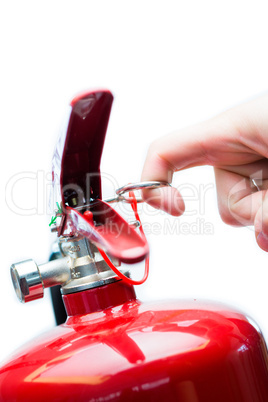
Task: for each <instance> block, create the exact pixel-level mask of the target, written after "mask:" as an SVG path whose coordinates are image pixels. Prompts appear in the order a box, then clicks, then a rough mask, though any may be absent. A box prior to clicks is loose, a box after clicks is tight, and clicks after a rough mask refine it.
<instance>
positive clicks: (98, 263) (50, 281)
mask: <svg viewBox="0 0 268 402" xmlns="http://www.w3.org/2000/svg"><path fill="white" fill-rule="evenodd" d="M56 254H57V255H58V256H59V258H56V259H53V260H52V261H49V262H47V263H45V264H41V265H37V264H36V263H35V262H34V261H33V260H26V261H22V262H18V263H15V264H12V265H11V268H10V269H11V277H12V282H13V286H14V288H15V292H16V294H17V296H18V298H19V300H20V301H21V302H22V303H26V302H29V301H32V300H36V299H40V298H42V297H43V296H44V288H50V287H52V286H56V285H61V292H62V294H68V293H74V292H79V291H81V290H85V289H90V288H94V287H97V286H102V285H105V284H108V283H111V282H114V281H116V280H118V279H119V278H118V277H117V276H116V274H115V273H114V272H113V270H111V269H110V267H109V266H108V265H107V264H106V262H105V261H104V260H103V258H102V256H101V255H100V253H99V251H98V249H97V247H96V246H94V245H93V244H92V243H90V242H89V241H88V240H87V239H86V238H84V237H76V238H60V239H59V243H58V253H55V255H56ZM113 264H115V265H117V266H119V265H120V264H119V262H118V261H117V260H115V259H113Z"/></svg>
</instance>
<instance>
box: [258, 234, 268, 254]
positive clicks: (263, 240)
mask: <svg viewBox="0 0 268 402" xmlns="http://www.w3.org/2000/svg"><path fill="white" fill-rule="evenodd" d="M257 242H258V245H259V246H260V248H262V249H263V250H265V251H268V236H267V235H266V234H264V233H263V232H260V233H259V234H258V237H257Z"/></svg>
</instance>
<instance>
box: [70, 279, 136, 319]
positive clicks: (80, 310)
mask: <svg viewBox="0 0 268 402" xmlns="http://www.w3.org/2000/svg"><path fill="white" fill-rule="evenodd" d="M135 299H136V294H135V290H134V288H133V286H130V285H127V284H125V283H124V282H122V281H117V282H114V283H111V284H109V285H104V286H100V287H98V288H94V289H88V290H85V291H83V292H77V293H71V294H69V295H64V296H63V301H64V305H65V309H66V312H67V315H68V316H69V317H71V316H74V315H82V314H89V313H94V312H96V311H102V310H105V309H107V308H110V307H115V306H119V305H120V304H123V303H125V302H127V301H130V300H135Z"/></svg>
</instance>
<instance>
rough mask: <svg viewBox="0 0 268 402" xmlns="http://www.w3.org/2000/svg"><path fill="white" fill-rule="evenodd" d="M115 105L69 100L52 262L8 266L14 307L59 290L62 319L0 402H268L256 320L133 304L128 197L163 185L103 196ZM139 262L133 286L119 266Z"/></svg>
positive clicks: (56, 186) (19, 357) (136, 258)
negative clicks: (119, 208) (121, 208)
mask: <svg viewBox="0 0 268 402" xmlns="http://www.w3.org/2000/svg"><path fill="white" fill-rule="evenodd" d="M112 102H113V96H112V94H111V93H110V92H109V91H106V90H99V91H93V92H87V93H84V94H82V95H79V96H77V97H76V98H75V99H74V100H73V101H72V102H71V104H70V109H69V118H68V124H67V128H66V131H65V132H62V133H61V136H60V138H59V140H58V143H57V146H56V150H55V153H54V158H53V170H52V176H53V197H52V202H53V203H55V205H57V210H56V213H55V216H54V217H53V219H52V221H51V227H52V230H53V231H55V232H56V233H57V244H56V246H54V253H53V258H51V261H49V262H48V263H45V264H42V265H37V264H36V263H35V262H34V261H33V260H27V261H23V262H19V263H16V264H13V265H12V266H11V275H12V280H13V284H14V287H15V291H16V293H17V296H18V298H19V299H20V300H21V301H22V302H29V301H32V300H35V299H38V298H41V297H42V296H43V293H44V288H52V287H55V286H56V287H59V286H60V287H61V294H62V299H63V303H64V306H65V310H66V313H67V319H66V321H65V322H64V323H63V324H61V325H58V326H57V327H55V328H54V329H52V330H51V331H50V332H48V333H46V334H44V335H42V336H40V337H39V338H37V339H35V340H33V341H32V342H30V343H29V344H28V345H26V346H24V347H22V348H21V349H20V350H19V351H17V352H16V353H14V355H12V356H11V357H10V359H9V360H8V361H6V362H5V364H4V365H3V366H2V367H1V368H0V400H1V401H8V402H9V401H10V402H11V401H25V402H31V401H34V402H36V401H46V402H47V401H55V402H56V401H79V402H81V401H92V402H93V401H99V402H100V401H129V402H130V401H169V402H172V401H179V402H267V401H268V353H267V347H266V344H265V341H264V338H263V336H262V334H261V331H260V330H259V328H258V326H257V325H256V324H255V323H254V321H252V320H251V319H250V318H248V317H247V316H245V315H243V314H242V313H240V312H238V311H236V310H234V309H232V308H230V307H227V306H225V305H223V304H218V303H208V302H199V301H197V300H195V299H194V300H185V301H182V300H180V301H169V302H162V301H161V302H159V303H156V302H153V303H142V302H140V301H139V300H137V299H136V296H135V290H134V287H133V285H136V284H139V283H141V282H143V281H144V280H145V279H146V277H147V275H148V267H149V265H148V254H149V248H148V244H147V241H146V238H145V236H144V234H143V231H142V225H141V223H140V220H139V215H138V209H137V202H138V201H140V200H137V199H136V198H135V194H134V193H133V190H135V189H137V188H144V187H159V186H163V185H168V183H162V182H145V183H138V184H134V185H132V184H129V185H127V186H124V187H123V188H120V189H118V190H117V195H116V196H115V197H114V198H113V199H110V200H106V201H104V200H102V194H101V173H100V160H101V155H102V149H103V145H104V139H105V135H106V129H107V125H108V120H109V115H110V110H111V106H112ZM126 193H128V195H126ZM120 201H122V202H127V203H129V204H130V205H131V206H132V208H133V212H134V214H135V217H136V221H135V224H132V225H130V224H129V223H127V222H126V221H125V220H124V219H123V218H122V217H121V216H120V215H119V214H118V213H117V212H116V211H115V209H114V208H113V207H112V205H113V203H114V202H120ZM137 228H138V230H139V231H140V233H138V232H137ZM143 260H145V274H144V277H143V279H142V280H141V281H135V280H133V279H132V278H131V274H130V272H129V269H125V268H124V269H122V267H121V263H122V262H123V263H127V264H133V263H136V262H140V261H143Z"/></svg>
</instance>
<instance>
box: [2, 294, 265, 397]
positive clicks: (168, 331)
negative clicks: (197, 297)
mask: <svg viewBox="0 0 268 402" xmlns="http://www.w3.org/2000/svg"><path fill="white" fill-rule="evenodd" d="M96 297H97V295H96ZM0 399H1V401H29V402H31V401H46V402H47V401H161V402H162V401H180V402H267V401H268V368H267V350H266V346H265V344H264V341H263V339H262V336H261V335H260V334H259V332H258V331H257V330H256V329H255V327H254V326H253V325H252V324H251V323H250V322H249V321H248V320H247V319H246V318H245V317H244V316H243V315H242V314H240V313H237V312H235V311H232V310H230V309H229V308H226V307H225V306H223V305H217V304H214V305H211V304H205V303H198V302H196V301H192V302H190V301H189V302H184V301H177V302H168V303H162V302H161V303H151V304H141V303H140V302H138V301H136V300H132V301H128V302H126V303H124V304H122V305H119V306H116V307H113V308H107V309H105V310H103V311H99V312H95V313H91V314H86V315H75V316H72V317H69V318H68V320H67V322H66V324H64V325H61V326H60V327H57V328H55V329H54V330H52V331H51V332H50V333H48V334H45V335H44V336H43V337H41V338H39V339H37V340H35V341H33V342H31V343H30V344H29V345H28V346H26V347H24V348H23V349H22V350H21V351H19V352H18V353H17V354H16V355H14V356H13V357H12V358H11V359H10V361H9V362H7V363H6V364H5V365H4V366H3V367H2V369H1V370H0Z"/></svg>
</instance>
